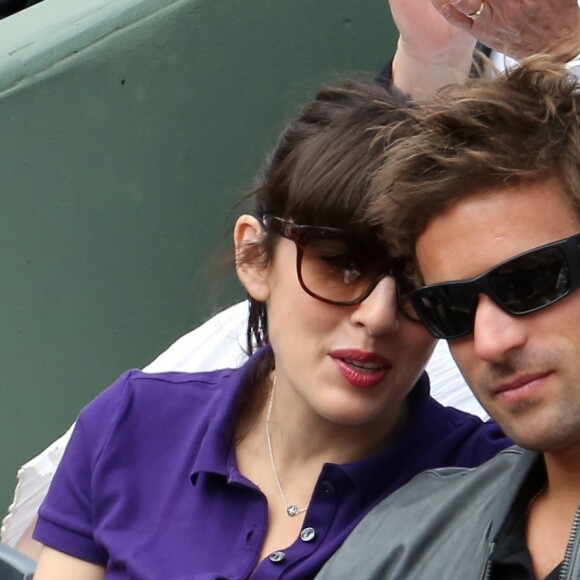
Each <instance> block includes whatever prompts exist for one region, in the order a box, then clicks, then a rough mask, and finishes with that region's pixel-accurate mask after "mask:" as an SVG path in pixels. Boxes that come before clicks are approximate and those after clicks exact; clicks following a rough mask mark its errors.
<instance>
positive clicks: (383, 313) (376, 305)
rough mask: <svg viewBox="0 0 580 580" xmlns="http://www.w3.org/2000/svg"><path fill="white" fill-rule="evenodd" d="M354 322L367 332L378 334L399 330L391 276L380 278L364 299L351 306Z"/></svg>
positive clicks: (393, 282)
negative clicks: (363, 327)
mask: <svg viewBox="0 0 580 580" xmlns="http://www.w3.org/2000/svg"><path fill="white" fill-rule="evenodd" d="M351 319H352V321H353V322H354V323H355V324H360V325H363V326H365V327H366V328H367V330H368V332H369V334H371V335H373V336H374V335H379V334H385V333H390V332H397V331H398V330H399V311H398V308H397V283H396V281H395V279H394V278H393V277H392V276H386V277H385V278H382V279H381V280H380V281H379V283H378V284H377V285H376V287H375V289H374V290H373V291H372V292H371V294H370V296H368V297H367V298H366V299H365V300H363V301H362V302H361V303H360V304H357V305H356V306H354V307H353V312H352V316H351Z"/></svg>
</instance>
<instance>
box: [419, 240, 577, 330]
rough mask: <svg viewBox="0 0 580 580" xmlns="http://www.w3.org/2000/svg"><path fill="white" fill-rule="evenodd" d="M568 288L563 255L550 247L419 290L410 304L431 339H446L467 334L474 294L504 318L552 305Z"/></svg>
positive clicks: (568, 279)
mask: <svg viewBox="0 0 580 580" xmlns="http://www.w3.org/2000/svg"><path fill="white" fill-rule="evenodd" d="M570 288H571V276H570V268H569V265H568V260H567V258H566V253H565V251H564V249H563V248H562V247H558V246H552V247H546V248H540V249H538V250H536V251H532V252H529V253H528V254H524V255H522V256H519V257H517V258H514V259H513V260H510V261H508V262H506V263H505V264H502V265H500V266H498V267H497V268H494V269H493V270H490V271H489V272H487V273H486V274H484V275H482V276H480V277H479V278H477V279H475V280H469V281H465V282H451V283H449V284H439V285H434V286H426V287H424V288H420V289H419V290H416V291H415V292H413V293H412V294H411V299H412V302H413V304H414V306H415V309H416V311H417V312H418V313H419V315H420V318H421V320H422V321H423V323H424V324H425V325H426V326H427V328H429V330H430V331H431V333H432V334H433V335H434V336H436V337H438V338H447V339H450V338H459V337H461V336H467V335H468V334H471V333H472V332H473V323H474V320H475V312H476V310H477V302H478V299H479V294H482V293H483V294H488V295H489V296H490V297H491V298H492V300H493V301H494V302H495V303H496V304H497V305H498V306H499V307H500V308H502V309H503V310H504V311H505V312H507V313H509V314H515V315H521V314H528V313H530V312H535V311H536V310H540V309H542V308H544V307H546V306H549V305H550V304H553V303H554V302H556V301H558V300H560V299H561V298H563V297H564V296H566V295H567V294H568V293H569V292H570Z"/></svg>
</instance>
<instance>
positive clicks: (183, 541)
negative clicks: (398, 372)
mask: <svg viewBox="0 0 580 580" xmlns="http://www.w3.org/2000/svg"><path fill="white" fill-rule="evenodd" d="M260 356H261V354H260V353H258V354H257V355H254V357H252V358H251V359H250V361H249V362H248V363H247V364H246V365H244V367H242V368H241V369H236V370H231V369H227V370H220V371H214V372H207V373H195V374H189V373H163V374H145V373H142V372H140V371H129V372H128V373H126V374H124V375H123V376H122V377H121V378H120V379H119V380H118V381H117V382H116V383H114V384H113V385H112V386H111V387H109V388H108V389H107V390H106V391H105V392H104V393H102V394H101V395H100V396H99V397H97V399H95V400H94V401H93V402H92V403H90V404H89V405H88V406H87V407H86V408H85V409H84V410H83V411H82V412H81V414H80V416H79V419H78V422H77V425H76V428H75V430H74V434H73V436H72V438H71V441H70V443H69V444H68V446H67V449H66V452H65V455H64V457H63V459H62V462H61V464H60V466H59V468H58V470H57V473H56V475H55V477H54V480H53V483H52V485H51V487H50V490H49V492H48V495H47V497H46V500H45V501H44V503H43V504H42V506H41V508H40V515H39V521H38V524H37V526H36V530H35V532H34V537H35V538H36V539H37V540H38V541H40V542H42V543H43V544H45V545H47V546H51V547H52V548H55V549H56V550H59V551H61V552H65V553H67V554H70V555H72V556H76V557H77V558H81V559H83V560H87V561H89V562H93V563H95V564H98V565H101V566H104V567H106V569H107V574H106V578H109V579H118V578H123V579H127V578H131V579H133V580H135V579H150V580H202V579H203V580H210V579H214V580H217V579H226V578H227V579H230V580H234V579H243V578H248V577H251V578H253V579H256V580H257V579H268V580H271V579H273V578H295V579H300V580H304V579H308V578H312V577H314V576H315V574H316V573H317V572H318V571H319V570H320V568H321V567H322V565H323V564H324V562H325V561H326V560H327V559H328V558H329V557H330V556H331V555H332V554H333V553H334V552H335V550H336V549H337V548H338V547H339V546H340V544H341V543H342V542H343V541H344V539H345V538H346V536H347V535H348V533H349V532H350V531H351V530H352V529H353V527H354V526H355V525H356V524H357V523H358V522H359V521H360V519H361V518H362V517H363V516H364V514H365V513H366V512H368V511H369V510H370V509H371V508H372V507H373V506H374V505H376V503H377V502H378V501H380V500H381V499H382V498H384V497H385V496H386V495H388V494H389V493H391V492H392V491H394V490H395V489H397V488H398V487H400V486H401V485H403V484H404V483H405V482H407V481H409V479H411V478H412V477H413V476H414V475H416V474H417V473H419V472H420V471H423V470H425V469H428V468H433V467H441V466H465V467H471V466H476V465H479V464H480V463H482V462H484V461H485V460H487V459H488V458H490V457H492V456H493V455H494V454H495V453H497V452H498V451H499V450H500V449H503V448H504V447H506V446H508V444H509V441H508V440H507V439H505V438H504V436H503V435H502V433H501V431H500V430H499V428H498V427H497V426H496V425H494V424H492V423H482V422H481V421H480V420H479V419H478V418H476V417H474V416H472V415H468V414H466V413H463V412H461V411H457V410H455V409H451V408H444V407H442V406H441V405H440V404H438V403H437V402H435V401H434V400H433V399H431V398H430V397H429V382H428V379H427V376H426V375H423V377H422V378H421V379H420V380H419V382H418V384H417V385H416V386H415V387H414V389H413V391H412V393H411V394H410V395H409V397H410V403H411V404H410V407H411V412H410V414H409V420H408V423H407V425H406V426H405V428H404V429H403V430H402V432H401V433H400V434H399V437H398V439H397V440H396V441H395V442H394V443H393V444H391V445H390V447H389V448H388V449H385V451H383V452H381V453H379V454H377V455H374V456H372V457H370V458H367V459H364V460H362V461H357V462H354V463H349V464H346V465H336V464H330V463H328V464H325V465H324V467H323V469H322V471H321V473H320V477H319V479H318V483H317V484H316V487H315V489H314V492H313V495H312V498H311V501H310V505H309V508H308V512H307V514H306V517H305V520H304V525H303V529H302V532H301V534H300V535H299V536H298V538H297V539H296V541H295V542H294V543H293V544H292V545H290V546H287V547H283V546H281V547H280V548H281V549H280V551H278V552H274V553H273V554H271V555H270V556H269V557H266V558H264V559H263V560H262V561H261V562H258V557H259V553H260V546H261V545H262V542H263V539H264V537H265V533H266V526H267V518H268V516H267V514H268V508H267V503H266V498H265V497H264V496H263V495H262V493H261V491H260V490H259V489H258V488H257V487H256V486H255V485H254V484H253V483H252V482H251V481H249V480H247V479H246V478H245V477H244V476H243V475H241V474H240V473H239V471H238V469H237V467H236V458H235V449H234V444H233V433H234V425H235V420H236V417H237V410H238V405H239V402H240V400H241V398H242V396H243V391H244V388H245V387H246V386H247V385H248V384H250V383H251V380H250V377H251V376H252V372H253V368H254V366H255V364H256V362H257V359H258V358H259V357H260ZM393 533H396V530H393Z"/></svg>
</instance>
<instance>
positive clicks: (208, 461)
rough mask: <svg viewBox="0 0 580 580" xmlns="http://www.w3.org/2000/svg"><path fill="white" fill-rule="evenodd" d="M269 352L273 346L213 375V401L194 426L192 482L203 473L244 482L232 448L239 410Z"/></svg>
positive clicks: (233, 447) (260, 350) (262, 349)
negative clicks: (194, 447)
mask: <svg viewBox="0 0 580 580" xmlns="http://www.w3.org/2000/svg"><path fill="white" fill-rule="evenodd" d="M269 351H270V347H269V346H265V347H263V348H261V349H259V350H258V351H257V352H256V353H255V354H254V355H253V356H251V357H250V358H249V359H248V361H247V362H246V363H245V364H244V365H243V366H241V367H240V368H238V369H225V370H222V371H217V372H215V373H214V374H213V375H215V380H214V381H213V382H214V383H215V384H213V385H212V386H211V387H210V388H211V389H212V390H213V392H212V393H211V401H210V402H209V404H208V405H207V407H206V410H205V413H204V414H203V416H201V417H200V418H199V420H198V421H197V425H196V426H195V427H194V428H195V430H196V433H195V435H194V437H195V439H196V440H197V441H198V445H199V447H198V449H199V451H198V453H197V455H196V457H195V459H194V461H193V465H192V468H191V471H190V475H191V481H192V483H194V484H195V482H196V480H197V477H198V476H199V474H200V473H202V472H206V473H213V474H216V475H222V476H224V477H226V478H227V479H228V480H237V481H239V480H241V479H243V477H242V476H241V475H240V473H239V472H238V470H237V467H236V461H235V446H234V445H233V440H234V437H235V430H236V424H237V420H238V417H239V409H240V405H241V402H242V399H243V397H244V395H245V392H246V389H248V388H252V387H253V386H254V381H253V380H251V379H253V376H254V373H255V371H256V367H257V366H258V365H259V363H260V361H261V360H262V359H263V358H264V357H265V356H266V355H267V353H268V352H269Z"/></svg>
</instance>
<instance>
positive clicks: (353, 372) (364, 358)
mask: <svg viewBox="0 0 580 580" xmlns="http://www.w3.org/2000/svg"><path fill="white" fill-rule="evenodd" d="M330 357H331V358H332V360H333V361H334V363H335V364H336V366H337V368H338V370H339V372H340V374H341V375H342V376H343V377H344V378H345V379H346V380H347V381H348V382H349V383H350V384H351V385H352V386H353V387H356V388H358V389H370V388H372V387H375V386H377V385H378V384H379V383H381V382H382V381H383V379H384V378H385V377H386V376H387V374H388V372H389V370H390V369H391V368H392V366H393V365H392V363H391V361H390V360H388V359H386V358H385V357H383V356H381V355H380V354H377V353H374V352H366V351H364V350H358V349H339V350H333V351H332V352H331V353H330Z"/></svg>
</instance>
